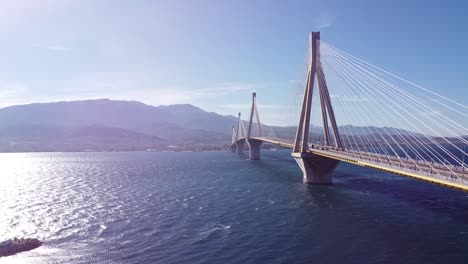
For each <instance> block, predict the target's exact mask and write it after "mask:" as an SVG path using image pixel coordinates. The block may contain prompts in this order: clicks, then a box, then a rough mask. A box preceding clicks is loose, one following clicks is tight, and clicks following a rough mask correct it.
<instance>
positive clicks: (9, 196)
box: [0, 151, 468, 264]
mask: <svg viewBox="0 0 468 264" xmlns="http://www.w3.org/2000/svg"><path fill="white" fill-rule="evenodd" d="M262 154H263V157H262V158H263V160H261V161H248V160H246V157H244V156H238V155H235V154H233V153H230V152H201V153H192V152H180V153H172V152H159V153H158V152H128V153H40V154H0V163H1V164H0V165H1V166H0V170H1V172H2V173H1V176H0V180H1V183H0V230H2V232H0V240H1V239H7V238H11V237H15V236H19V237H22V236H27V237H38V238H40V239H42V240H44V241H45V244H44V246H43V247H41V248H38V249H36V250H33V251H30V252H26V253H21V254H18V255H16V256H12V257H6V258H0V263H444V264H445V263H468V193H464V192H461V191H457V190H453V189H446V188H443V187H440V186H436V185H432V184H429V183H425V182H419V181H416V180H413V179H409V178H405V177H402V176H395V175H391V174H386V173H382V172H379V171H375V170H370V169H365V168H361V167H354V166H351V165H347V164H341V165H340V166H339V167H338V168H337V170H336V171H335V175H334V181H335V184H334V185H333V186H307V185H304V184H302V178H301V177H302V176H301V172H300V170H299V169H298V167H297V165H296V164H295V162H294V161H293V160H292V159H291V158H290V157H289V151H263V153H262Z"/></svg>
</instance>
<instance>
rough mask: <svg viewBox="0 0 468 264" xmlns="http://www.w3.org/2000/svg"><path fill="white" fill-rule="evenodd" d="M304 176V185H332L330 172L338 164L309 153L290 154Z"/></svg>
mask: <svg viewBox="0 0 468 264" xmlns="http://www.w3.org/2000/svg"><path fill="white" fill-rule="evenodd" d="M291 156H293V158H294V159H295V160H296V162H297V164H298V165H299V167H300V168H301V170H302V172H303V174H304V183H310V184H332V177H331V175H332V172H333V170H334V169H335V168H336V166H337V165H338V163H340V161H338V160H334V159H329V158H325V157H322V156H318V155H314V154H311V153H300V152H299V153H298V152H296V153H291Z"/></svg>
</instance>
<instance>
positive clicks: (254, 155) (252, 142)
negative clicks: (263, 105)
mask: <svg viewBox="0 0 468 264" xmlns="http://www.w3.org/2000/svg"><path fill="white" fill-rule="evenodd" d="M254 118H255V121H256V123H257V134H258V135H257V137H261V136H262V125H261V123H260V118H259V117H258V110H257V93H255V92H253V93H252V107H251V109H250V119H249V128H248V130H247V145H249V159H251V160H259V159H260V148H261V146H262V142H263V141H262V140H259V139H255V138H252V137H251V135H252V122H253V119H254Z"/></svg>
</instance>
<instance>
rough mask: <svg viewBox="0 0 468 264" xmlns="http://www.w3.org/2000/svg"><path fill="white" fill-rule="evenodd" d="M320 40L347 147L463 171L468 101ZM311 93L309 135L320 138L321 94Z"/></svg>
mask: <svg viewBox="0 0 468 264" xmlns="http://www.w3.org/2000/svg"><path fill="white" fill-rule="evenodd" d="M318 45H319V47H320V48H319V50H320V54H319V56H320V62H321V66H322V67H323V71H324V74H325V80H326V82H327V84H328V87H329V91H330V97H331V101H332V103H333V107H334V112H335V117H336V119H337V122H338V124H339V125H340V127H339V131H340V137H341V140H342V142H343V144H344V145H345V148H346V150H347V151H351V152H352V151H355V152H357V153H365V154H367V155H369V157H371V156H372V155H374V154H378V155H379V156H386V157H389V159H388V160H389V162H391V161H392V160H394V161H397V162H398V161H399V164H402V166H407V164H413V167H414V168H415V169H417V170H420V171H423V170H425V169H426V168H427V170H429V171H430V172H431V173H435V174H439V172H440V171H441V168H444V170H448V171H450V175H451V176H452V177H458V178H459V177H460V175H462V174H464V171H465V169H466V162H467V160H465V156H466V155H467V149H466V146H467V145H468V140H467V137H463V135H465V136H466V135H468V129H467V128H466V125H467V124H466V123H467V122H468V119H467V117H468V107H467V106H465V105H463V104H460V103H458V102H455V101H453V100H450V99H448V98H446V97H444V96H441V95H439V94H437V93H434V92H432V91H430V90H428V89H425V88H423V87H421V86H418V85H416V84H414V83H411V82H409V81H407V80H405V79H403V78H401V77H398V76H396V75H394V74H391V73H389V72H388V71H385V70H383V69H381V68H379V67H376V66H374V65H371V64H369V63H367V62H365V61H363V60H360V59H358V58H356V57H354V56H352V55H350V54H348V53H346V52H344V51H341V50H339V49H337V48H335V47H333V46H331V45H330V44H327V43H326V42H323V41H320V42H319V43H318ZM314 86H315V87H317V86H316V84H315V85H314ZM316 90H317V89H315V91H314V93H317V91H316ZM313 98H314V99H313V101H312V106H313V107H312V118H311V120H312V121H311V131H312V136H311V137H310V138H309V141H312V142H311V143H320V142H321V141H322V140H323V137H321V136H320V133H321V131H323V130H321V128H320V127H321V125H320V122H321V119H320V116H321V108H320V102H319V101H318V98H319V96H316V95H314V96H313ZM322 133H323V132H322ZM373 157H375V155H374V156H373ZM408 161H410V162H408ZM460 170H461V171H462V172H461V173H460Z"/></svg>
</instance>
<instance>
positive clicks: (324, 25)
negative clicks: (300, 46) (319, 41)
mask: <svg viewBox="0 0 468 264" xmlns="http://www.w3.org/2000/svg"><path fill="white" fill-rule="evenodd" d="M331 26H332V24H322V25H318V26H317V30H320V29H322V28H328V27H331Z"/></svg>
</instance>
